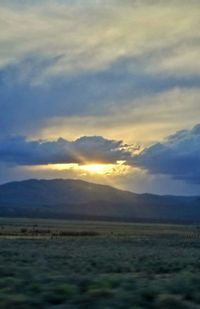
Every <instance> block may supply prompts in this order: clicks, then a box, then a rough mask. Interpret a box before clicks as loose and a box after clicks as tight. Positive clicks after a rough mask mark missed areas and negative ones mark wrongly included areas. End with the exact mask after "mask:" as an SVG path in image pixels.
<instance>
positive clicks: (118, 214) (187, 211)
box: [0, 179, 200, 222]
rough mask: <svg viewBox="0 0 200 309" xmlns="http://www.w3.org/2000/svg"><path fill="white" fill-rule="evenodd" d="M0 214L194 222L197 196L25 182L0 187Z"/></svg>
mask: <svg viewBox="0 0 200 309" xmlns="http://www.w3.org/2000/svg"><path fill="white" fill-rule="evenodd" d="M0 215H1V216H11V217H17V216H18V217H20V216H28V217H50V218H79V219H87V218H90V219H110V220H115V219H118V220H158V221H159V220H166V221H180V222H181V221H194V222H198V221H200V197H176V196H159V195H152V194H135V193H131V192H128V191H121V190H118V189H115V188H112V187H110V186H103V185H98V184H93V183H88V182H85V181H81V180H63V179H54V180H27V181H21V182H12V183H7V184H4V185H1V186H0Z"/></svg>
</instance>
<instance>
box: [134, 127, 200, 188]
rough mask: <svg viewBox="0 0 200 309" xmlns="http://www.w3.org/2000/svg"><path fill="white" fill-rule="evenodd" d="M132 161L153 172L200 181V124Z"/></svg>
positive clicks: (185, 179) (192, 181) (147, 150)
mask: <svg viewBox="0 0 200 309" xmlns="http://www.w3.org/2000/svg"><path fill="white" fill-rule="evenodd" d="M132 163H133V164H134V165H136V166H138V167H141V168H143V169H146V170H147V171H148V172H149V173H151V174H163V175H169V176H171V177H173V178H174V179H180V180H184V181H186V182H190V183H196V184H199V183H200V124H198V125H196V126H195V127H194V128H193V129H192V130H182V131H179V132H177V133H176V134H174V135H171V136H169V137H168V138H167V139H166V141H165V142H163V143H157V144H154V145H153V146H151V147H149V148H146V149H145V150H144V151H143V152H141V153H140V154H139V155H137V156H134V157H133V159H132Z"/></svg>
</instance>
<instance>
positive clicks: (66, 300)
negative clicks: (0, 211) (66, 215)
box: [0, 218, 200, 309]
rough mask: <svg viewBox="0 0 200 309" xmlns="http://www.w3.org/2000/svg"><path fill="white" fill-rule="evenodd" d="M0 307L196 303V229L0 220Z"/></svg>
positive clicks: (199, 242)
mask: <svg viewBox="0 0 200 309" xmlns="http://www.w3.org/2000/svg"><path fill="white" fill-rule="evenodd" d="M0 308H8V309H12V308H13V309H18V308H19V309H23V308H24V309H29V308H59V309H61V308H72V309H73V308H95V309H100V308H105V309H108V308H126V309H129V308H132V309H134V308H135V309H139V308H140V309H141V308H150V309H151V308H160V309H165V308H166V309H168V308H169V309H173V308H176V309H179V308H188V309H193V308H194V309H195V308H200V229H199V227H198V226H196V225H194V226H192V225H185V226H183V225H159V224H149V225H148V224H131V223H130V224H128V223H127V224H122V223H104V222H102V223H96V222H74V221H56V220H36V219H33V220H32V219H6V218H2V219H0Z"/></svg>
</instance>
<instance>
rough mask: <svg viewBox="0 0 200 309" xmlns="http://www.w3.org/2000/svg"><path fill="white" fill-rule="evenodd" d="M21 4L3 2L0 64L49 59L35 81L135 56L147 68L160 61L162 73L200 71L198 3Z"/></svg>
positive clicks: (86, 69) (89, 70)
mask: <svg viewBox="0 0 200 309" xmlns="http://www.w3.org/2000/svg"><path fill="white" fill-rule="evenodd" d="M17 3H19V2H18V1H15V2H13V5H12V2H11V1H8V2H7V4H5V2H3V3H2V4H1V15H0V46H1V48H0V67H1V68H3V67H6V66H8V65H13V64H17V63H19V62H21V61H22V60H24V59H27V58H29V57H33V56H34V57H35V59H36V61H37V59H39V61H42V60H47V61H48V62H49V63H48V65H46V66H45V67H41V69H40V67H38V72H37V74H36V72H34V74H33V76H32V81H31V82H32V84H34V85H37V84H41V83H44V82H45V81H46V80H48V79H49V78H52V77H57V76H63V75H64V76H73V75H74V74H80V72H91V71H101V70H104V69H107V68H109V66H110V65H111V64H112V63H114V62H115V61H117V60H119V59H122V58H130V57H132V58H133V63H134V62H138V61H140V60H141V58H142V59H143V61H142V65H141V69H143V70H144V71H145V70H147V71H149V70H150V71H151V72H155V63H157V64H158V71H161V72H170V73H172V74H177V72H178V73H179V74H183V75H185V73H186V72H187V69H188V68H190V74H195V75H197V74H198V75H199V73H198V72H199V71H198V70H197V69H196V66H197V65H198V56H197V55H198V52H199V31H198V29H199V26H200V19H199V8H200V5H199V2H198V1H190V2H188V1H180V0H174V1H167V3H166V1H146V0H143V1H124V2H123V5H122V4H120V1H111V2H110V3H109V5H108V4H107V3H106V2H105V1H93V2H92V1H84V5H83V4H82V1H73V2H72V1H58V0H57V1H40V2H39V1H37V2H35V4H33V1H29V2H28V4H26V5H19V4H18V5H17ZM177 60H178V61H177ZM34 65H35V64H34V62H33V67H34ZM174 65H175V66H174ZM173 68H174V69H173ZM26 73H27V72H23V69H22V73H21V74H22V75H23V74H24V75H26Z"/></svg>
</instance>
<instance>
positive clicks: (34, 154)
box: [0, 136, 131, 165]
mask: <svg viewBox="0 0 200 309" xmlns="http://www.w3.org/2000/svg"><path fill="white" fill-rule="evenodd" d="M129 148H130V147H129V146H128V145H124V144H123V143H122V141H114V140H107V139H105V138H103V137H101V136H90V137H87V136H83V137H81V138H79V139H77V140H75V141H67V140H65V139H62V138H59V139H58V140H56V141H42V140H35V141H28V140H26V139H25V138H24V137H11V138H7V139H2V140H0V162H4V163H8V164H13V165H46V164H59V163H77V164H87V163H92V162H98V163H116V162H117V161H118V160H126V159H127V158H129V157H130V155H131V152H130V151H129Z"/></svg>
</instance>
